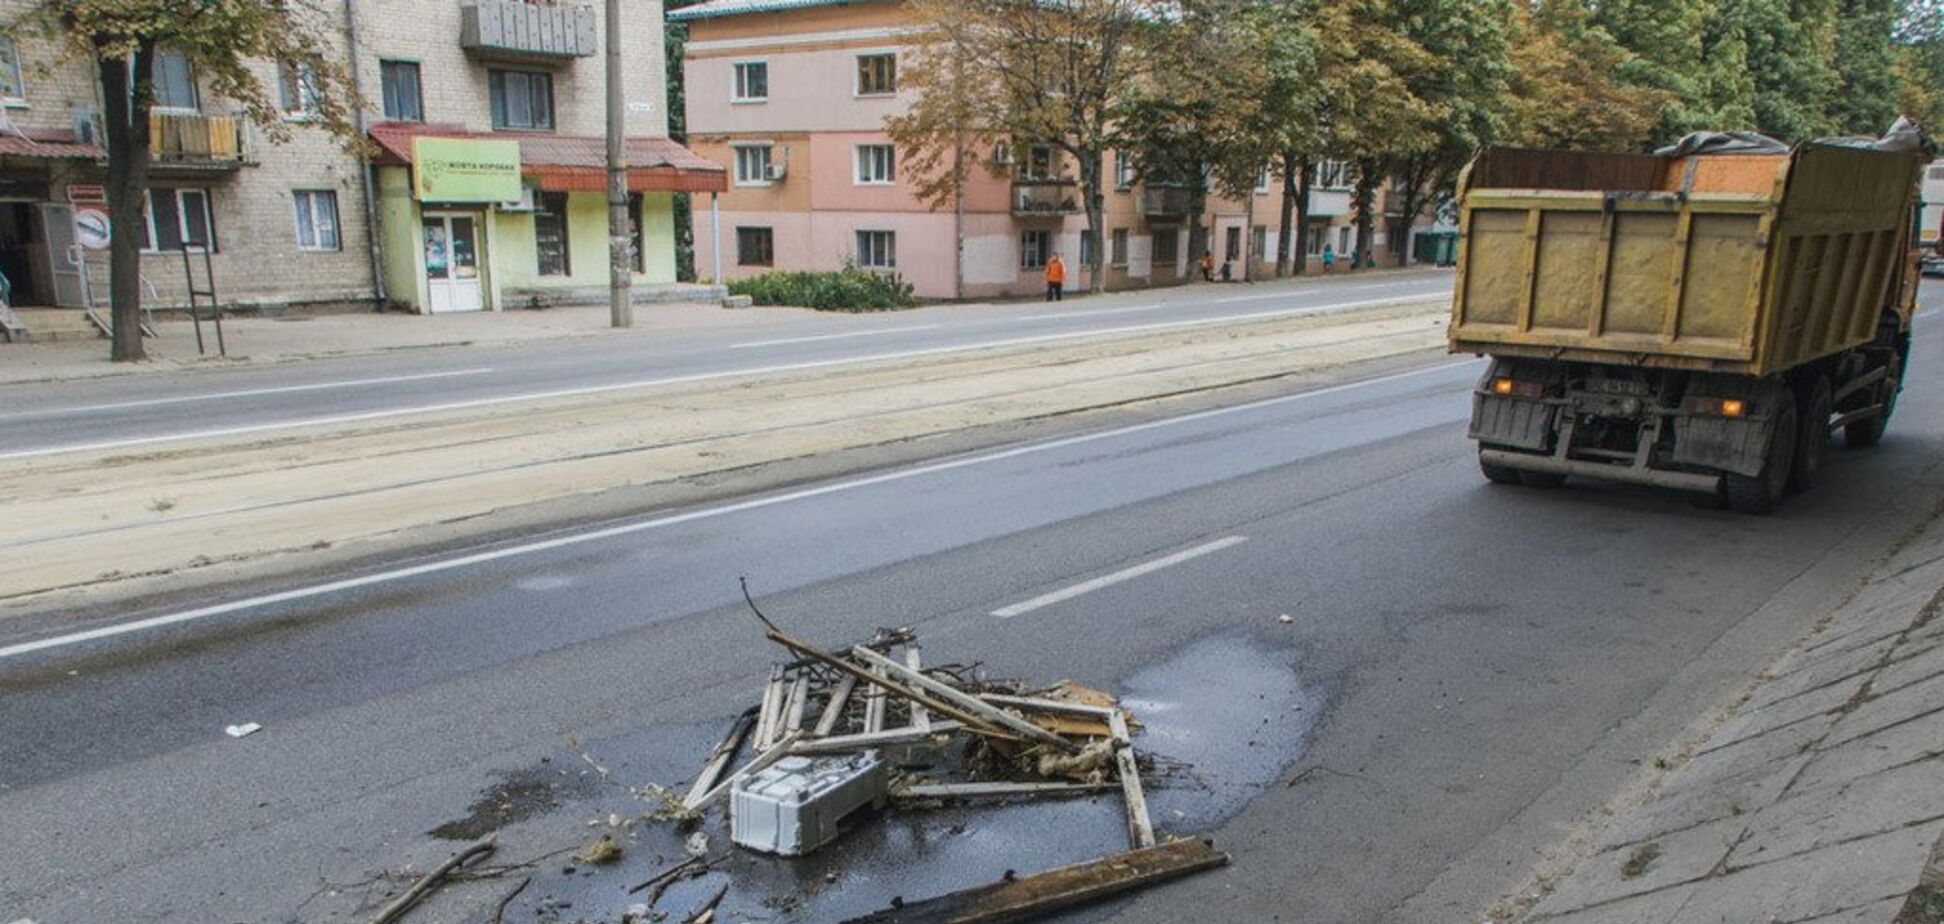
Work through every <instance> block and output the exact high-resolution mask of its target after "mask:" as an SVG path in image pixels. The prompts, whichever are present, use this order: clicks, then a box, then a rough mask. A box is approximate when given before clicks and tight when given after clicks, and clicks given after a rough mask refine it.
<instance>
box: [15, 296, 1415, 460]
mask: <svg viewBox="0 0 1944 924" xmlns="http://www.w3.org/2000/svg"><path fill="white" fill-rule="evenodd" d="M1450 288H1451V275H1450V273H1448V272H1439V271H1413V272H1408V273H1399V274H1381V275H1373V276H1360V277H1339V278H1335V279H1321V280H1313V281H1307V282H1298V283H1288V282H1282V283H1276V284H1273V285H1264V286H1262V287H1260V288H1257V287H1250V286H1242V285H1234V286H1224V287H1221V288H1220V289H1219V290H1214V291H1215V292H1217V293H1219V294H1212V293H1211V290H1210V289H1209V288H1207V287H1188V288H1182V289H1166V290H1156V291H1153V292H1141V293H1120V294H1115V295H1110V296H1103V297H1099V298H1089V299H1075V300H1073V301H1069V302H1062V303H1060V304H1058V305H1053V306H1049V305H1044V304H1041V303H1035V302H1025V303H1017V304H1005V305H982V306H943V307H937V308H930V309H926V310H924V311H914V312H896V313H889V314H881V315H818V314H814V313H810V312H789V313H779V314H778V316H777V317H776V320H775V323H774V324H766V325H764V326H763V327H762V329H761V332H760V333H759V332H757V331H754V330H752V329H750V328H749V327H745V326H738V327H734V328H720V329H693V330H679V331H655V332H645V331H644V332H636V333H628V334H620V335H614V336H607V337H598V338H580V339H574V340H569V341H565V342H551V343H545V342H543V343H541V344H537V345H526V346H501V347H481V348H471V349H445V350H412V351H400V352H395V353H388V354H377V355H369V356H359V357H346V358H341V359H326V360H316V361H308V362H302V363H292V364H284V365H277V366H267V367H254V368H239V369H224V370H212V371H184V372H175V373H157V374H144V375H139V376H115V377H108V378H101V379H91V380H82V381H70V382H51V383H32V384H22V385H11V386H0V459H3V458H14V457H21V456H31V455H38V454H43V453H47V452H57V451H61V450H63V449H70V448H75V447H93V448H121V447H129V448H133V447H140V446H145V445H153V444H154V443H157V442H163V441H168V440H173V439H181V438H184V437H189V436H195V435H200V434H209V433H229V432H246V433H249V432H267V431H272V430H275V429H278V428H282V427H288V426H296V425H302V424H305V423H309V422H321V421H332V420H344V419H347V418H348V419H359V418H366V419H368V418H370V417H373V416H388V415H392V414H399V413H409V412H411V411H413V410H418V409H425V408H436V407H445V406H452V405H455V404H464V405H470V404H477V403H497V402H508V403H509V405H510V406H517V404H513V402H517V401H518V400H520V399H522V398H527V397H536V396H551V395H568V394H578V393H588V392H598V391H599V390H603V389H612V388H619V387H627V386H629V385H635V384H647V383H659V382H681V381H696V380H707V379H710V378H726V377H729V376H733V375H740V374H745V373H748V372H758V371H764V370H770V371H784V370H790V369H801V368H816V367H819V366H825V365H834V364H840V363H847V362H858V361H868V360H870V359H874V358H886V357H898V356H912V355H916V356H922V355H926V354H928V353H930V352H933V351H939V352H943V351H949V350H958V349H967V348H972V347H977V346H981V345H1000V344H1014V343H1030V342H1039V341H1056V340H1058V339H1063V338H1067V337H1085V336H1090V335H1095V334H1100V333H1106V332H1113V331H1119V330H1130V332H1131V331H1132V330H1141V329H1158V328H1157V325H1158V326H1162V327H1163V328H1164V327H1165V326H1167V325H1178V324H1194V323H1200V322H1206V321H1219V320H1222V319H1227V318H1238V317H1249V316H1257V315H1271V314H1282V313H1294V314H1300V313H1313V312H1325V311H1331V310H1338V309H1341V308H1343V307H1345V306H1349V305H1357V304H1368V303H1372V302H1381V301H1390V300H1396V299H1404V298H1413V297H1423V296H1435V295H1439V294H1443V293H1448V292H1449V291H1450Z"/></svg>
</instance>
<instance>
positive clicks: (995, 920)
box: [845, 838, 1229, 924]
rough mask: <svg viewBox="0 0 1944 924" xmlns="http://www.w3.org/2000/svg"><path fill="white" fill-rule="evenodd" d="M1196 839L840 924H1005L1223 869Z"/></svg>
mask: <svg viewBox="0 0 1944 924" xmlns="http://www.w3.org/2000/svg"><path fill="white" fill-rule="evenodd" d="M1228 861H1229V857H1228V854H1226V853H1223V852H1221V851H1219V850H1216V849H1215V847H1214V845H1213V844H1211V843H1209V842H1208V841H1205V840H1201V839H1199V838H1190V839H1187V840H1179V841H1171V842H1169V843H1166V844H1161V845H1159V846H1156V847H1147V848H1144V849H1141V850H1130V851H1128V852H1126V853H1118V854H1114V855H1112V856H1107V857H1101V858H1100V859H1098V860H1092V861H1089V862H1086V863H1079V864H1075V865H1073V866H1063V867H1061V868H1059V869H1054V870H1048V871H1046V872H1044V873H1039V874H1036V875H1032V876H1026V877H1023V878H1019V879H1008V880H1006V881H1002V882H995V883H992V884H991V885H984V886H978V887H975V888H971V889H966V890H965V891H962V892H953V893H951V894H949V895H941V896H939V897H937V898H928V899H925V900H923V901H917V902H908V903H905V904H903V905H901V906H898V907H893V908H888V909H885V910H883V911H878V912H874V913H872V914H867V915H865V916H863V917H860V918H852V919H850V920H849V921H846V922H845V924H1010V922H1017V921H1030V920H1034V919H1036V918H1041V917H1045V916H1047V915H1049V914H1052V913H1053V912H1055V911H1061V910H1064V909H1068V908H1076V907H1079V906H1081V905H1085V904H1089V903H1092V902H1097V901H1101V900H1103V899H1106V898H1111V897H1113V896H1115V895H1119V894H1122V893H1124V892H1131V891H1134V890H1136V889H1144V888H1147V887H1149V886H1153V885H1158V884H1160V883H1163V882H1167V881H1169V880H1172V879H1179V878H1181V877H1183V876H1188V875H1192V874H1194V873H1199V872H1202V871H1204V870H1210V869H1214V868H1216V867H1218V866H1222V865H1225V864H1227V863H1228Z"/></svg>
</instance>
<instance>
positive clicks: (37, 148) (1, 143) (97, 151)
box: [0, 129, 108, 160]
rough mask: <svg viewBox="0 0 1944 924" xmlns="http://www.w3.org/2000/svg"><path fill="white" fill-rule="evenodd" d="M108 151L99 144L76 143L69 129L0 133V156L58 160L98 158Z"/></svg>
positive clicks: (106, 154)
mask: <svg viewBox="0 0 1944 924" xmlns="http://www.w3.org/2000/svg"><path fill="white" fill-rule="evenodd" d="M107 156H108V152H107V151H105V150H103V149H102V148H101V146H100V145H95V144H78V143H76V142H75V140H74V133H73V132H70V131H45V130H42V131H35V130H31V129H30V130H26V131H21V132H17V133H0V157H45V158H53V159H60V160H100V159H102V158H104V157H107Z"/></svg>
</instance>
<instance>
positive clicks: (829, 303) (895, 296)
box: [729, 265, 918, 311]
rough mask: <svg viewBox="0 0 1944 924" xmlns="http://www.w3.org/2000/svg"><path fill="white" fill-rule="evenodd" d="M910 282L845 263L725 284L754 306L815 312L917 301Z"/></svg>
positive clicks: (879, 308) (903, 305) (894, 306)
mask: <svg viewBox="0 0 1944 924" xmlns="http://www.w3.org/2000/svg"><path fill="white" fill-rule="evenodd" d="M911 293H912V288H911V285H910V284H909V283H907V282H905V281H904V280H903V279H901V278H899V277H897V276H893V275H889V274H886V273H874V272H871V271H870V270H866V269H859V268H857V267H855V266H850V265H846V266H845V267H844V268H843V269H841V270H838V271H836V272H829V273H805V272H791V271H777V272H772V273H764V274H762V275H760V276H751V277H749V278H748V279H739V280H737V281H735V282H732V283H730V284H729V294H730V295H747V296H749V297H750V298H751V299H753V300H754V301H755V302H756V304H758V305H788V306H793V307H798V308H814V309H816V310H818V311H889V310H893V309H898V308H911V307H915V306H916V305H917V304H918V299H917V298H916V297H914V296H913V295H912V294H911Z"/></svg>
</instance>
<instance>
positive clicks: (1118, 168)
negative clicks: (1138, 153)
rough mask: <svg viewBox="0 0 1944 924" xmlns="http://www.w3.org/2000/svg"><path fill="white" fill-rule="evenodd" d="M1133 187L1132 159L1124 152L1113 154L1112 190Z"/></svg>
mask: <svg viewBox="0 0 1944 924" xmlns="http://www.w3.org/2000/svg"><path fill="white" fill-rule="evenodd" d="M1133 186H1134V158H1132V157H1129V156H1127V152H1126V151H1115V152H1114V188H1116V189H1131V188H1132V187H1133Z"/></svg>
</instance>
